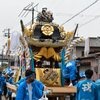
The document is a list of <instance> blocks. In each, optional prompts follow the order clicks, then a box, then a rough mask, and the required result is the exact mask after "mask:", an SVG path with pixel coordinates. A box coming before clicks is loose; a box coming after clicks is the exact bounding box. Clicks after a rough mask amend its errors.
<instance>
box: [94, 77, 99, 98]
mask: <svg viewBox="0 0 100 100" xmlns="http://www.w3.org/2000/svg"><path fill="white" fill-rule="evenodd" d="M95 84H96V86H97V100H100V79H98V80H97V81H96V82H95Z"/></svg>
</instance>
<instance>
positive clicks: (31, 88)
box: [16, 70, 45, 100]
mask: <svg viewBox="0 0 100 100" xmlns="http://www.w3.org/2000/svg"><path fill="white" fill-rule="evenodd" d="M25 76H26V80H24V81H23V82H21V83H20V85H19V87H18V90H17V93H16V100H39V99H40V98H41V97H42V95H43V90H44V88H45V86H44V85H43V84H42V83H41V82H39V81H37V80H36V79H35V72H33V71H31V70H26V72H25Z"/></svg>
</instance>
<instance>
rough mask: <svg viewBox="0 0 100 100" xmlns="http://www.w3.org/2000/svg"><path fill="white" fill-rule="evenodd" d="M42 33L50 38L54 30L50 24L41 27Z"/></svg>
mask: <svg viewBox="0 0 100 100" xmlns="http://www.w3.org/2000/svg"><path fill="white" fill-rule="evenodd" d="M41 31H42V33H43V34H44V35H46V36H50V35H52V34H53V31H54V28H53V27H52V26H51V25H50V24H45V25H43V26H42V27H41Z"/></svg>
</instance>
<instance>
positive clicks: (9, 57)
mask: <svg viewBox="0 0 100 100" xmlns="http://www.w3.org/2000/svg"><path fill="white" fill-rule="evenodd" d="M8 66H10V28H8Z"/></svg>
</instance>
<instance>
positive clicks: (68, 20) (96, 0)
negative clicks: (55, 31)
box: [62, 0, 99, 25]
mask: <svg viewBox="0 0 100 100" xmlns="http://www.w3.org/2000/svg"><path fill="white" fill-rule="evenodd" d="M98 1H99V0H96V1H95V2H93V3H92V4H90V5H89V6H87V7H86V8H84V9H83V10H81V11H80V12H78V13H77V14H75V15H74V16H72V17H71V18H70V19H68V20H67V21H65V22H64V23H63V24H62V25H64V24H66V23H67V22H69V21H70V20H72V19H73V18H75V17H76V16H78V15H79V14H81V13H82V12H84V11H85V10H87V9H88V8H90V7H91V6H93V5H94V4H96V3H97V2H98Z"/></svg>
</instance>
